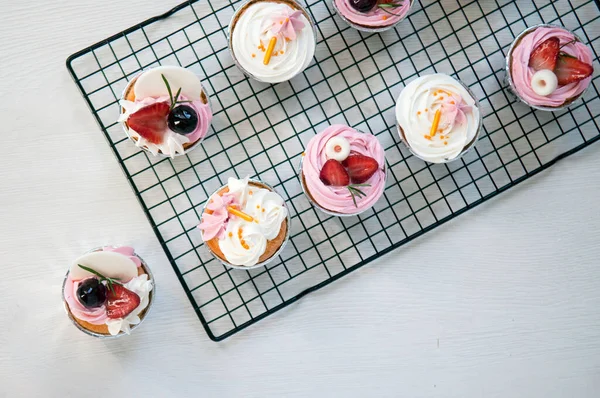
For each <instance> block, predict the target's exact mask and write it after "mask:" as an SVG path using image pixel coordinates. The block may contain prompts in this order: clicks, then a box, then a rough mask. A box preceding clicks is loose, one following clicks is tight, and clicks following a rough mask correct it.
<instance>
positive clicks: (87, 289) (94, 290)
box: [77, 278, 107, 308]
mask: <svg viewBox="0 0 600 398" xmlns="http://www.w3.org/2000/svg"><path fill="white" fill-rule="evenodd" d="M106 293H107V292H106V286H104V285H103V284H102V283H101V282H100V281H99V280H98V279H96V278H89V279H86V280H84V281H83V282H81V283H80V284H79V287H78V288H77V298H78V299H79V302H80V303H81V304H83V306H84V307H86V308H98V307H101V306H102V305H103V304H104V303H105V302H106V296H107V294H106Z"/></svg>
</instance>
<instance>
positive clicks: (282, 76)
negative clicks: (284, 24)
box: [231, 0, 316, 83]
mask: <svg viewBox="0 0 600 398" xmlns="http://www.w3.org/2000/svg"><path fill="white" fill-rule="evenodd" d="M293 11H295V10H294V9H293V8H292V7H290V6H289V5H287V4H285V3H276V2H272V1H268V0H265V1H259V2H256V3H253V4H251V5H249V6H248V7H247V8H246V9H245V10H242V11H241V13H242V14H241V16H240V17H239V18H238V21H237V23H236V24H235V26H234V28H233V31H232V32H231V48H232V51H233V56H234V58H235V59H236V60H237V62H238V63H239V64H240V65H241V67H242V68H243V69H245V71H246V72H247V73H248V74H250V75H252V76H253V77H254V78H255V79H257V80H260V81H263V82H266V83H279V82H283V81H286V80H289V79H291V78H293V77H294V76H296V75H297V74H298V73H300V72H302V71H303V70H304V69H306V67H307V66H308V65H309V64H310V62H311V60H312V59H313V56H314V54H315V46H316V44H315V35H314V31H313V28H312V23H311V22H310V21H309V20H308V19H307V18H306V16H305V15H304V14H302V15H301V16H300V21H302V22H303V23H304V28H302V30H301V31H300V32H298V33H297V36H296V38H295V39H294V40H286V39H285V37H284V35H283V33H281V32H280V33H279V34H277V35H276V37H277V44H276V45H275V51H274V52H273V54H275V56H272V57H271V60H270V62H269V64H268V65H264V64H263V58H264V54H265V53H264V50H261V48H263V49H264V48H266V47H267V46H268V44H269V41H270V40H271V38H272V37H273V36H274V35H273V34H272V33H271V27H272V26H273V16H275V15H281V14H285V13H290V12H293ZM282 52H283V53H282Z"/></svg>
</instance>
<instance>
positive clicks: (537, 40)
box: [506, 25, 594, 111]
mask: <svg viewBox="0 0 600 398" xmlns="http://www.w3.org/2000/svg"><path fill="white" fill-rule="evenodd" d="M593 59H594V57H593V54H592V50H591V49H590V48H589V47H588V46H586V45H585V44H584V43H582V41H581V39H580V38H579V37H577V36H576V35H575V34H574V33H572V32H570V31H569V30H567V29H565V28H563V27H561V26H554V25H539V26H534V27H532V28H529V29H526V30H525V31H524V32H523V33H521V34H520V35H519V36H518V37H517V38H516V39H515V41H514V42H513V44H512V46H511V48H510V50H509V52H508V57H507V61H506V64H507V77H508V82H509V85H510V88H511V90H512V91H513V92H514V93H515V94H516V95H517V97H518V98H519V99H520V100H521V101H522V102H524V103H525V104H527V105H529V106H531V107H533V108H536V109H539V110H544V111H555V110H560V109H564V108H566V107H568V106H569V105H570V104H571V103H573V101H575V100H577V99H578V98H580V97H581V96H582V95H583V93H584V92H585V90H586V89H587V88H588V87H589V85H590V83H591V81H592V74H593V73H594V68H593V66H592V60H593Z"/></svg>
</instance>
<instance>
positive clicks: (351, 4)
mask: <svg viewBox="0 0 600 398" xmlns="http://www.w3.org/2000/svg"><path fill="white" fill-rule="evenodd" d="M413 3H414V0H333V8H335V11H336V12H337V13H338V15H339V16H340V17H341V18H342V19H343V20H344V21H346V23H348V25H350V26H352V27H353V28H355V29H358V30H362V31H365V32H382V31H384V30H388V29H391V28H393V27H394V26H395V25H396V24H398V23H399V22H400V21H402V20H403V19H404V18H406V16H407V15H408V12H409V11H410V8H411V7H412V5H413Z"/></svg>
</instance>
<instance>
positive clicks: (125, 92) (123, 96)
mask: <svg viewBox="0 0 600 398" xmlns="http://www.w3.org/2000/svg"><path fill="white" fill-rule="evenodd" d="M144 72H145V71H141V72H140V73H138V74H137V75H135V76H134V77H133V78H132V79H131V80H130V81H129V82H128V83H127V85H126V86H125V88H124V89H123V92H122V93H121V98H120V99H125V94H127V92H128V91H129V88H130V87H131V85H132V84H133V83H134V82H135V81H136V80H137V78H138V77H140V75H141V74H142V73H144ZM200 86H202V93H203V94H204V95H205V96H206V103H207V104H208V106H209V107H210V111H211V113H212V105H211V102H210V96H209V95H208V93H207V92H206V89H205V88H204V85H203V84H202V81H200ZM119 110H120V113H119V115H121V114H122V113H123V108H122V107H121V106H119ZM121 127H123V131H124V132H125V134H126V135H127V138H129V140H131V142H133V143H134V145H135V146H136V147H138V148H140V149H141V150H143V151H144V152H146V153H149V154H150V155H152V156H158V157H162V158H171V156H170V155H165V154H164V153H162V152H158V153H157V154H156V155H155V154H153V153H152V152H150V151H149V150H148V148H146V147H145V146H138V145H137V141H136V140H135V139H134V138H133V137H132V136H131V134H129V128H128V127H127V125H126V124H125V122H122V123H121ZM209 129H210V125H209ZM207 136H208V132H207V133H206V135H205V136H204V137H202V138H200V139H199V140H197V141H196V142H194V143H193V144H192V145H190V146H188V147H187V148H184V150H183V153H176V154H175V155H174V156H173V157H178V156H183V155H186V154H188V153H189V152H191V151H193V150H194V149H196V148H197V147H198V146H199V145H200V144H201V143H202V141H204V139H205V138H206V137H207Z"/></svg>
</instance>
